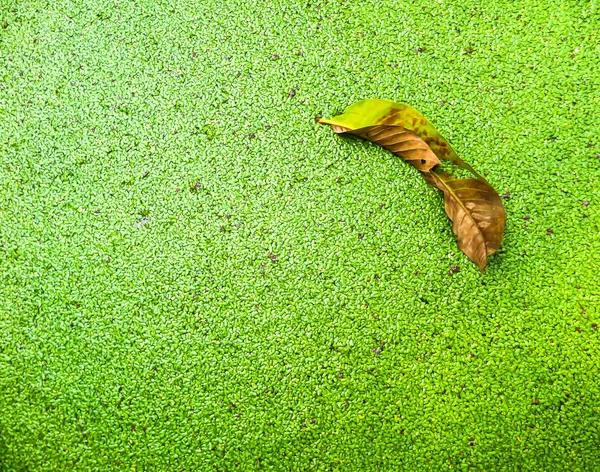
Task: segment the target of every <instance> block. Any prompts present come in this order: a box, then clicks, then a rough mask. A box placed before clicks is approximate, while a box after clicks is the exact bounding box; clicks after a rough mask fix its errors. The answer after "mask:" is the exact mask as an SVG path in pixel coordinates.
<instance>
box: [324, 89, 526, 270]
mask: <svg viewBox="0 0 600 472" xmlns="http://www.w3.org/2000/svg"><path fill="white" fill-rule="evenodd" d="M317 121H318V122H319V123H321V124H328V125H330V126H331V127H332V128H333V130H334V131H335V132H336V133H339V134H353V135H356V136H359V137H361V138H363V139H366V140H368V141H371V142H374V143H376V144H379V145H380V146H382V147H384V148H386V149H388V150H389V151H391V152H392V153H394V154H396V155H398V156H400V157H401V158H402V159H404V160H405V161H407V162H408V163H410V164H412V165H413V166H414V167H416V168H417V169H418V170H419V171H420V172H422V173H423V176H424V177H425V180H426V181H427V182H428V183H429V184H430V185H432V186H434V187H436V188H438V189H439V190H441V191H442V192H443V194H444V201H445V207H446V213H447V214H448V217H449V218H450V219H451V220H452V221H453V227H452V229H453V231H454V233H455V234H456V236H457V238H458V247H459V248H460V250H461V251H462V252H463V253H465V254H466V255H467V257H469V259H471V260H472V261H473V262H475V264H477V265H478V266H479V267H480V268H481V270H483V269H484V268H485V266H486V264H487V260H488V257H489V256H490V255H492V254H493V253H494V252H496V251H497V250H498V248H499V247H500V243H501V242H502V235H503V233H504V226H505V222H506V213H505V211H504V206H503V205H502V200H501V199H500V196H499V195H498V193H497V192H496V191H495V190H494V188H493V187H492V186H491V185H490V184H489V183H488V181H487V180H486V179H485V178H484V177H482V176H481V175H479V174H478V173H477V172H476V171H475V170H474V169H473V168H472V167H471V166H470V165H469V164H468V163H467V162H465V161H463V160H462V159H461V158H459V157H458V155H457V154H456V151H454V149H453V148H452V146H451V145H450V143H449V142H448V141H447V140H446V139H445V138H444V137H443V136H442V135H441V134H440V133H439V132H438V131H437V130H436V129H435V128H434V127H433V125H432V124H431V123H430V122H429V121H428V120H427V119H426V118H425V117H424V116H423V115H421V113H419V112H418V111H417V110H415V109H414V108H412V107H410V106H408V105H406V104H404V103H394V102H389V101H386V100H379V99H369V100H363V101H361V102H358V103H356V104H354V105H352V106H350V107H348V108H347V109H346V111H345V112H344V113H343V114H342V115H339V116H336V117H334V118H332V119H330V120H327V119H322V118H319V119H318V120H317ZM440 159H441V160H443V161H450V162H452V163H453V164H454V165H456V166H458V167H461V168H463V169H466V170H468V171H469V172H470V173H471V174H472V175H473V177H472V178H460V179H459V178H456V177H454V176H453V175H451V174H449V173H448V172H445V171H444V170H442V169H441V164H442V162H441V161H440ZM506 196H508V198H510V194H509V193H508V192H507V195H506ZM527 219H528V218H527Z"/></svg>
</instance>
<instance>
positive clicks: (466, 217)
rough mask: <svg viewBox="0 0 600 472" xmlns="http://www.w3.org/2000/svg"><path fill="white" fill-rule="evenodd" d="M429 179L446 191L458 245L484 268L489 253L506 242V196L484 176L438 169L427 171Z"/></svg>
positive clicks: (449, 213)
mask: <svg viewBox="0 0 600 472" xmlns="http://www.w3.org/2000/svg"><path fill="white" fill-rule="evenodd" d="M425 180H427V182H429V183H430V184H431V185H433V186H435V187H437V188H439V189H440V190H441V191H442V192H443V193H444V202H445V205H446V213H447V214H448V217H449V218H450V219H451V220H452V222H453V225H452V231H453V232H454V234H456V236H457V238H458V248H459V249H460V250H461V251H462V252H464V253H465V254H466V255H467V257H468V258H469V259H471V260H472V261H473V262H474V263H475V264H477V265H478V266H479V268H480V269H481V270H483V269H484V268H485V266H486V264H487V258H488V256H491V255H492V254H494V253H495V252H496V251H497V250H498V248H499V247H500V243H501V242H502V234H503V233H504V221H505V219H506V215H505V212H504V207H503V206H502V200H500V197H499V196H498V194H497V193H496V191H495V190H494V189H493V188H492V186H491V185H490V184H489V183H487V182H485V181H483V180H479V179H472V178H468V179H457V178H456V177H454V176H452V175H449V174H447V173H446V172H443V171H437V170H434V171H433V172H431V173H429V174H426V175H425Z"/></svg>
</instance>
